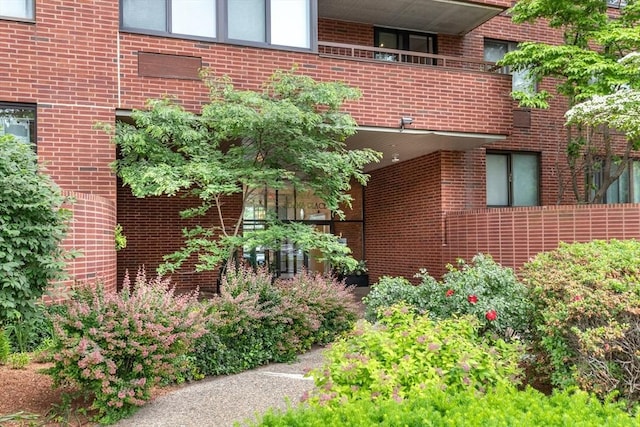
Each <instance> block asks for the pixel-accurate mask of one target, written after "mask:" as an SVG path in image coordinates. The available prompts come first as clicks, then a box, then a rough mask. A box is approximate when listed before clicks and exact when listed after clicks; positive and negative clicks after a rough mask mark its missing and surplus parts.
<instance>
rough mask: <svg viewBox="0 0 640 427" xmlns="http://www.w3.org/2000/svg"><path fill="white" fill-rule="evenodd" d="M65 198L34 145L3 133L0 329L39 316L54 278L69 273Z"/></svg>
mask: <svg viewBox="0 0 640 427" xmlns="http://www.w3.org/2000/svg"><path fill="white" fill-rule="evenodd" d="M64 201H65V199H64V198H63V197H62V195H61V194H60V191H59V189H58V188H57V187H56V186H55V184H54V183H53V182H52V181H51V179H50V178H49V177H48V176H47V175H45V174H43V173H41V172H40V170H39V168H38V164H37V157H36V154H35V152H34V150H33V147H32V146H30V145H28V144H24V143H21V142H18V141H17V140H15V139H14V138H13V136H11V135H6V136H0V327H1V326H2V325H3V324H9V323H15V322H21V321H26V320H29V319H30V318H31V317H33V316H35V315H36V312H37V310H38V308H37V304H38V303H39V302H40V298H41V297H42V296H43V295H44V293H45V292H46V291H47V289H48V288H49V286H50V284H51V281H54V280H58V279H62V278H63V277H64V275H65V273H64V267H65V263H64V259H65V253H64V251H63V249H62V248H61V246H60V243H61V242H62V239H64V237H65V235H66V231H67V220H68V219H69V218H70V217H71V212H70V211H69V210H68V209H62V208H61V206H62V204H63V202H64Z"/></svg>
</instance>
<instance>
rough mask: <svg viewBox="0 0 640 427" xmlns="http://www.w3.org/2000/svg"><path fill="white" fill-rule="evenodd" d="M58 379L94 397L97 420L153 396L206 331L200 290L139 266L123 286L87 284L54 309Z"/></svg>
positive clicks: (107, 418) (111, 419)
mask: <svg viewBox="0 0 640 427" xmlns="http://www.w3.org/2000/svg"><path fill="white" fill-rule="evenodd" d="M53 322H54V330H55V335H54V342H53V344H52V351H53V353H54V360H55V362H54V366H53V367H52V368H50V370H49V373H50V374H51V375H52V376H53V379H54V384H55V385H57V386H60V385H71V386H74V387H75V388H77V389H79V390H80V391H81V392H83V393H84V394H85V395H87V396H90V397H93V404H92V408H94V409H97V410H98V415H97V417H96V418H97V419H98V420H99V421H100V422H103V423H111V422H114V421H117V420H118V419H121V418H123V417H125V416H127V415H129V414H131V413H132V412H134V411H135V410H136V408H137V407H138V406H140V405H142V404H144V402H145V401H146V400H148V399H149V392H150V390H151V388H152V387H153V386H154V385H156V384H158V383H159V382H160V381H166V380H171V379H174V378H175V377H176V369H177V367H178V366H180V363H179V361H180V360H181V358H182V356H183V355H186V354H188V353H189V352H190V350H191V342H192V340H193V339H194V338H196V337H198V336H200V335H202V334H203V333H204V326H203V325H204V319H203V315H202V310H201V309H200V305H199V303H198V302H197V295H196V294H188V295H182V296H175V295H174V293H173V289H172V288H169V282H168V280H163V279H161V278H156V279H151V280H148V279H147V278H146V276H145V274H144V271H140V272H139V273H138V275H137V277H136V280H135V284H134V286H133V287H130V284H129V280H128V278H127V279H125V283H124V286H123V290H122V291H121V292H120V293H115V292H108V291H105V290H104V287H103V286H101V285H97V286H95V287H84V288H80V289H78V290H77V292H76V294H75V295H74V297H73V299H72V300H71V301H69V302H68V304H67V310H66V312H62V313H61V314H56V315H54V316H53Z"/></svg>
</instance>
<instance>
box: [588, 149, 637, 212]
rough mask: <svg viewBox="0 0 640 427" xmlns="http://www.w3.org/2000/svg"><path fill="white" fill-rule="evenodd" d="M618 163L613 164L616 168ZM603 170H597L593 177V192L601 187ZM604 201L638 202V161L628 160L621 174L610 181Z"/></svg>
mask: <svg viewBox="0 0 640 427" xmlns="http://www.w3.org/2000/svg"><path fill="white" fill-rule="evenodd" d="M617 166H618V165H614V166H613V167H614V168H617ZM603 173H604V171H603V170H600V171H598V172H597V173H596V174H595V176H594V177H593V184H594V187H595V188H594V190H593V192H595V191H596V190H597V189H598V188H600V187H601V185H602V182H603V180H604V178H603ZM603 201H604V203H640V161H639V160H629V163H628V165H627V167H626V168H625V169H624V172H622V175H620V176H619V177H618V179H616V180H615V181H613V182H612V183H611V185H610V186H609V188H607V192H606V193H605V195H604V200H603Z"/></svg>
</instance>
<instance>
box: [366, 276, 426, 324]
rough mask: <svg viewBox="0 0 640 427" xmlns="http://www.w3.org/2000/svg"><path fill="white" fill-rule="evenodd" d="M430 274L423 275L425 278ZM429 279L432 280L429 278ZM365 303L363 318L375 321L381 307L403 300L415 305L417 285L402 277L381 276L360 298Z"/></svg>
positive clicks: (416, 303) (416, 302)
mask: <svg viewBox="0 0 640 427" xmlns="http://www.w3.org/2000/svg"><path fill="white" fill-rule="evenodd" d="M428 277H430V276H426V275H425V280H427V278H428ZM431 280H434V281H435V279H433V278H431ZM362 302H364V305H365V314H364V316H365V319H367V320H368V321H370V322H375V321H376V320H377V318H378V312H379V311H380V309H381V308H386V307H391V306H392V305H394V304H397V303H400V302H405V303H407V304H408V305H409V306H412V307H417V306H418V305H419V304H418V287H417V286H414V285H412V284H411V282H409V281H408V280H407V279H405V278H404V277H389V276H383V277H381V278H380V280H378V283H376V284H375V285H374V286H372V287H371V289H370V290H369V293H368V294H367V295H366V296H365V297H364V298H363V299H362Z"/></svg>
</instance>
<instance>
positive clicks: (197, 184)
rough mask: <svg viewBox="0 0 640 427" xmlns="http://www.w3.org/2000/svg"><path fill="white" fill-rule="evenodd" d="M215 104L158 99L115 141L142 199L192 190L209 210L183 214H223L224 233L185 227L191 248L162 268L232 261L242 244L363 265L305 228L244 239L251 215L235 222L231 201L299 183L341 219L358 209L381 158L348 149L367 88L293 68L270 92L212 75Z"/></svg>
mask: <svg viewBox="0 0 640 427" xmlns="http://www.w3.org/2000/svg"><path fill="white" fill-rule="evenodd" d="M203 77H204V81H205V83H206V84H207V86H208V88H209V89H210V102H209V103H208V104H206V105H204V106H203V107H202V110H201V111H200V113H199V114H194V113H191V112H188V111H185V109H184V108H182V107H181V106H180V105H178V104H177V103H176V102H174V101H172V100H169V99H160V100H150V101H148V103H147V107H148V108H147V109H146V110H144V111H134V112H133V113H132V118H133V120H134V125H129V124H125V123H120V124H118V125H117V127H116V133H115V143H116V144H117V146H118V147H119V149H120V153H121V157H120V159H118V160H117V161H116V162H115V170H116V171H117V173H118V175H119V176H120V177H121V178H122V180H123V181H124V183H126V184H128V185H129V186H130V187H131V190H132V192H133V194H134V195H135V196H137V197H147V196H158V195H168V196H173V195H176V194H178V193H185V194H190V195H192V196H195V197H197V198H199V200H200V201H201V204H200V205H199V206H198V207H196V208H193V209H189V210H186V211H183V212H182V216H183V217H195V216H198V215H205V214H206V213H207V212H210V211H211V210H213V211H214V212H215V215H216V216H217V219H218V223H219V224H218V225H217V226H215V227H204V226H196V227H194V228H192V229H189V230H186V231H185V239H186V243H185V245H184V247H183V248H182V249H181V250H180V251H178V252H175V253H173V254H170V255H167V256H166V257H165V260H166V261H167V262H166V263H165V264H164V265H163V266H161V269H160V270H161V271H173V270H174V269H176V268H178V267H180V265H181V264H182V263H183V262H184V261H185V260H186V259H187V258H189V257H190V256H191V255H193V254H197V256H198V263H197V265H196V268H197V269H198V270H210V269H214V268H216V267H218V266H220V264H221V263H224V262H226V261H228V260H230V259H231V258H232V257H233V256H234V254H236V253H237V251H238V250H240V249H241V248H243V247H244V248H257V247H259V246H263V247H270V248H275V247H276V246H277V244H278V242H281V241H284V240H285V239H288V241H290V242H292V243H294V244H295V245H297V246H298V247H299V248H301V249H302V250H304V251H309V250H311V249H317V250H319V251H320V252H321V253H322V254H323V258H324V259H327V260H328V261H330V262H334V263H338V262H345V259H346V260H347V261H346V262H347V263H352V264H354V265H355V263H356V261H355V260H353V258H351V257H350V256H349V250H348V249H347V248H346V247H345V246H344V245H341V244H340V243H339V242H338V240H337V238H336V237H335V236H332V235H329V234H325V233H320V232H317V231H315V230H314V229H313V227H310V226H306V225H302V224H299V223H286V222H279V221H277V219H275V218H270V219H269V220H268V226H267V227H266V228H265V229H264V230H254V231H251V232H244V233H242V212H241V213H240V215H239V216H234V217H233V218H227V217H225V215H224V211H223V205H224V202H225V200H228V197H230V196H235V197H239V198H241V200H242V207H243V208H244V205H245V204H246V203H247V201H248V200H249V199H250V197H251V196H252V195H253V194H254V193H255V192H257V191H262V190H263V189H264V188H265V187H268V188H273V189H281V188H284V187H285V186H291V187H293V188H294V189H296V190H297V191H311V192H313V193H314V194H315V195H316V196H317V197H319V198H320V199H321V200H322V201H323V202H324V203H325V204H326V206H327V208H328V209H330V210H331V211H332V212H333V213H334V214H335V215H337V216H338V217H344V213H343V211H342V209H341V207H343V206H350V204H351V200H352V198H351V196H350V195H349V194H348V190H349V189H350V188H351V182H352V180H353V179H355V180H356V181H358V182H360V183H361V184H366V182H367V179H368V175H366V174H364V173H363V172H362V169H363V167H364V166H365V165H366V164H368V163H370V162H373V161H378V160H379V158H380V153H378V152H375V151H372V150H368V149H365V150H347V148H346V146H345V140H346V138H347V137H349V136H351V135H353V134H354V133H355V132H356V123H355V121H354V120H353V118H352V117H351V116H350V115H349V114H348V113H345V112H343V111H342V110H341V107H342V105H343V103H344V102H346V101H350V100H354V99H357V97H358V96H359V91H358V90H357V89H355V88H352V87H349V86H347V85H345V84H343V83H339V82H317V81H315V80H313V79H312V78H310V77H306V76H302V75H300V74H297V73H296V72H295V70H292V71H286V72H285V71H277V72H276V73H275V74H274V75H273V76H271V78H270V79H268V80H267V81H266V82H265V84H264V86H263V90H262V91H261V92H260V91H250V90H238V89H236V88H235V87H234V86H233V84H232V82H231V80H230V79H229V78H228V77H221V78H215V77H211V76H210V75H209V74H208V73H206V72H205V73H204V74H203Z"/></svg>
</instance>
